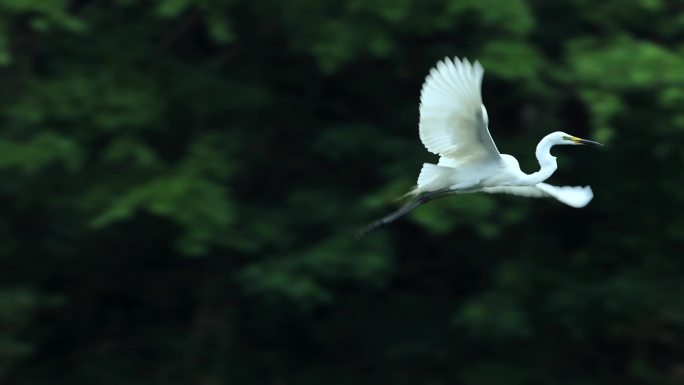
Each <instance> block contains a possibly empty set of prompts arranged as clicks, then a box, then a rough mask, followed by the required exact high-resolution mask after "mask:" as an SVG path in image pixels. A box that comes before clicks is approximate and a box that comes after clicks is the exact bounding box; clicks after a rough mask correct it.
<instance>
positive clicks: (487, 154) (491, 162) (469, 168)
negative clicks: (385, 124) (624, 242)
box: [360, 58, 600, 235]
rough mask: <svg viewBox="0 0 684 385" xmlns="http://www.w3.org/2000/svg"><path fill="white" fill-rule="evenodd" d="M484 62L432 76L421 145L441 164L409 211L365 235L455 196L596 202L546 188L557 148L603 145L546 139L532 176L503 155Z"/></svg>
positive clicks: (426, 87) (571, 190) (424, 174)
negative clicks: (493, 126)
mask: <svg viewBox="0 0 684 385" xmlns="http://www.w3.org/2000/svg"><path fill="white" fill-rule="evenodd" d="M483 75H484V70H483V69H482V66H481V65H480V63H479V62H477V61H475V62H474V63H473V64H471V63H470V62H469V61H468V59H465V58H464V59H463V60H459V59H458V58H454V60H453V61H452V60H450V59H449V58H445V59H444V60H442V61H440V62H438V63H437V65H436V67H434V68H432V69H431V70H430V74H429V75H428V76H427V78H426V79H425V82H424V83H423V88H422V90H421V93H420V124H419V133H420V140H421V141H422V142H423V145H424V146H425V148H427V150H428V151H430V152H431V153H433V154H436V155H439V156H440V158H439V161H438V162H437V164H432V163H425V164H423V168H422V169H421V171H420V175H419V176H418V182H417V185H416V187H415V188H414V189H413V190H412V191H410V192H409V193H408V194H407V195H408V196H410V197H412V200H411V201H409V202H408V203H407V204H406V205H405V206H404V207H402V208H400V209H399V210H397V211H395V212H393V213H391V214H389V215H387V216H386V217H384V218H382V219H380V220H377V221H375V222H373V223H371V224H369V225H368V226H366V227H364V228H363V229H361V231H360V235H363V234H365V233H367V232H368V231H370V230H372V229H374V228H376V227H378V226H381V225H385V224H388V223H391V222H392V221H394V220H395V219H397V218H399V217H400V216H402V215H404V214H406V213H408V212H409V211H411V210H413V209H414V208H416V207H418V206H419V205H421V204H423V203H425V202H427V201H429V200H432V199H435V198H439V197H443V196H446V195H450V194H455V193H471V192H479V191H481V192H485V193H506V194H513V195H520V196H525V197H551V198H555V199H557V200H559V201H560V202H563V203H565V204H566V205H569V206H572V207H578V208H579V207H584V206H586V205H587V204H588V203H589V201H591V199H592V198H593V193H592V191H591V187H589V186H585V187H558V186H552V185H550V184H547V183H544V181H545V180H546V179H548V178H549V177H550V176H551V175H552V174H553V173H554V172H555V171H556V168H557V167H558V165H557V163H556V157H554V156H552V155H551V147H553V146H555V145H561V144H568V145H581V144H598V145H600V143H597V142H594V141H591V140H586V139H581V138H578V137H575V136H572V135H570V134H566V133H564V132H560V131H557V132H553V133H551V134H549V135H546V136H545V137H544V138H543V139H542V140H541V141H540V142H539V144H538V145H537V149H536V151H535V155H536V156H537V160H538V161H539V166H540V169H539V171H537V172H533V173H531V174H526V173H524V172H522V171H521V170H520V166H519V165H518V161H517V160H516V159H515V158H514V157H513V156H511V155H507V154H500V153H499V150H498V149H497V148H496V145H495V144H494V140H493V139H492V136H491V135H490V133H489V129H488V127H487V126H488V124H489V119H488V117H487V110H486V109H485V106H484V104H482V95H481V92H480V89H481V87H482V76H483Z"/></svg>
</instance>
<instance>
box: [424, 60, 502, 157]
mask: <svg viewBox="0 0 684 385" xmlns="http://www.w3.org/2000/svg"><path fill="white" fill-rule="evenodd" d="M483 75H484V70H483V69H482V66H481V65H480V63H478V62H477V61H476V62H475V63H474V64H470V62H468V59H463V61H460V60H459V59H458V58H454V60H453V61H452V60H451V59H449V58H445V59H444V60H442V61H440V62H438V63H437V66H436V67H435V68H432V69H431V70H430V74H429V75H428V76H427V78H426V79H425V83H423V89H422V90H421V93H420V125H419V127H420V140H421V141H422V142H423V144H424V145H425V148H427V150H428V151H430V152H432V153H434V154H439V155H441V156H443V157H446V158H451V159H455V160H459V161H461V160H468V159H475V158H477V159H485V160H491V161H495V162H501V156H500V154H499V150H498V149H497V148H496V145H495V144H494V140H492V136H491V135H490V134H489V129H488V128H487V124H488V122H489V119H488V117H487V110H486V109H485V107H484V105H483V104H482V96H481V94H480V89H481V87H482V76H483ZM459 163H460V162H459Z"/></svg>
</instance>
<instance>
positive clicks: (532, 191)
mask: <svg viewBox="0 0 684 385" xmlns="http://www.w3.org/2000/svg"><path fill="white" fill-rule="evenodd" d="M482 191H484V192H486V193H502V194H513V195H519V196H524V197H530V198H544V197H551V198H556V199H557V200H559V201H560V202H563V203H565V204H566V205H568V206H572V207H576V208H580V207H584V206H586V205H587V204H589V202H590V201H591V199H592V198H593V197H594V193H593V192H592V191H591V187H589V186H584V187H579V186H561V187H559V186H553V185H550V184H547V183H537V184H536V185H534V186H496V187H485V188H483V189H482Z"/></svg>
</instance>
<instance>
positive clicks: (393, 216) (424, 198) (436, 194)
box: [357, 189, 453, 238]
mask: <svg viewBox="0 0 684 385" xmlns="http://www.w3.org/2000/svg"><path fill="white" fill-rule="evenodd" d="M452 193H453V191H451V190H448V189H446V190H438V191H432V192H428V193H423V194H421V195H418V196H417V197H415V198H413V199H412V200H411V201H409V202H408V203H406V204H405V205H404V206H402V207H400V208H399V209H398V210H396V211H394V212H392V213H390V214H388V215H386V216H384V217H382V218H380V219H378V220H377V221H374V222H371V223H369V224H367V225H366V226H364V227H362V228H361V229H359V232H358V233H357V238H361V237H363V236H364V235H366V234H368V233H369V232H371V231H373V230H375V229H377V228H378V227H380V226H384V225H388V224H390V223H392V222H394V221H395V220H397V219H399V218H400V217H402V216H404V215H406V214H408V213H410V212H411V211H413V210H414V209H415V208H416V207H418V206H420V205H422V204H423V203H425V202H428V201H431V200H433V199H437V198H441V197H443V196H446V195H450V194H452Z"/></svg>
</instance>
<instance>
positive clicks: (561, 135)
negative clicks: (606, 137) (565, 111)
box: [551, 131, 603, 146]
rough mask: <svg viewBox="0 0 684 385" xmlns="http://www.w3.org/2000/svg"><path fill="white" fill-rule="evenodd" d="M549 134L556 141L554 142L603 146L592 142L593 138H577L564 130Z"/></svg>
mask: <svg viewBox="0 0 684 385" xmlns="http://www.w3.org/2000/svg"><path fill="white" fill-rule="evenodd" d="M551 135H553V139H554V141H555V142H556V144H572V145H578V144H595V145H598V146H603V145H602V144H601V143H599V142H594V141H593V140H588V139H582V138H578V137H576V136H572V135H570V134H566V133H565V132H562V131H556V132H554V133H553V134H551Z"/></svg>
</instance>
